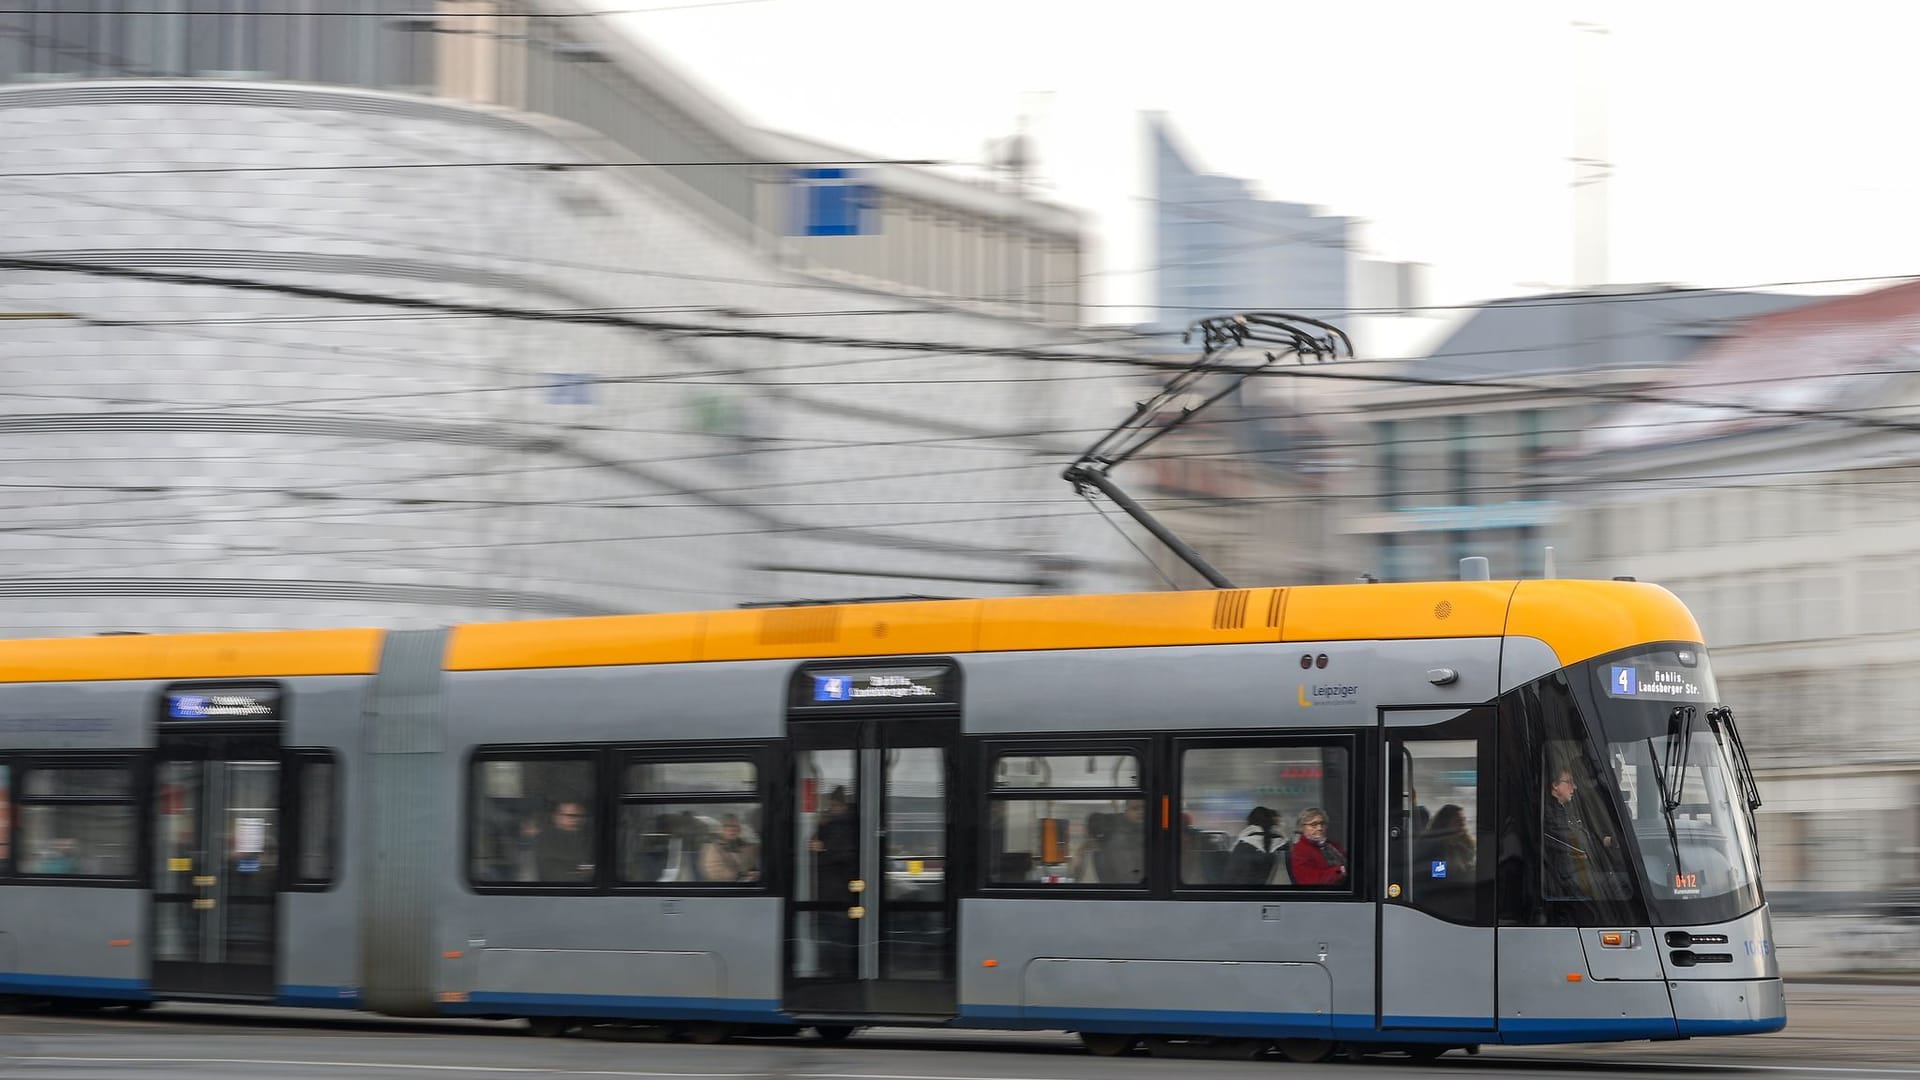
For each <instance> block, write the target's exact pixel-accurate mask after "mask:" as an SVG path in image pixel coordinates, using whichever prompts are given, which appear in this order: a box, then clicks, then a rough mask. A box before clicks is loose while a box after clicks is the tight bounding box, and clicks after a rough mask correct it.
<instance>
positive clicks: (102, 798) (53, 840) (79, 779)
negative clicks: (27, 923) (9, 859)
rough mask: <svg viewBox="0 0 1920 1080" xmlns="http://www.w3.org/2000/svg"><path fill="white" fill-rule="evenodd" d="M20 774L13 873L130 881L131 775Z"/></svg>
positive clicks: (119, 769) (113, 770) (82, 770)
mask: <svg viewBox="0 0 1920 1080" xmlns="http://www.w3.org/2000/svg"><path fill="white" fill-rule="evenodd" d="M20 774H21V775H20V778H19V779H20V786H19V792H18V795H17V799H16V805H17V807H18V812H19V815H20V822H19V825H20V828H19V836H18V841H19V842H18V845H17V847H18V849H19V850H18V851H17V852H15V856H16V864H15V867H14V869H15V872H16V873H19V874H22V875H26V876H33V877H82V878H130V877H132V876H133V874H134V871H135V862H134V860H135V854H136V844H135V835H134V822H135V818H136V815H135V813H134V806H133V772H132V770H131V769H129V768H126V767H125V766H71V767H69V766H45V767H42V766H27V767H23V768H22V769H21V770H20Z"/></svg>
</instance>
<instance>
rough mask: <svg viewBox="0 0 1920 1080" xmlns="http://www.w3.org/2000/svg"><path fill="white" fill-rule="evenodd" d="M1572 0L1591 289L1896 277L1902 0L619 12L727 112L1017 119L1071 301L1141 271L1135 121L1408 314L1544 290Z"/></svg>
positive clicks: (1552, 271) (920, 146) (1566, 140)
mask: <svg viewBox="0 0 1920 1080" xmlns="http://www.w3.org/2000/svg"><path fill="white" fill-rule="evenodd" d="M697 2H698V0H651V2H650V0H636V2H635V3H634V5H633V6H635V7H640V6H671V5H676V4H687V3H697ZM608 6H609V7H611V6H614V5H612V4H609V5H608ZM622 6H624V5H622ZM1576 14H1579V15H1582V16H1583V17H1585V18H1586V19H1589V20H1597V21H1601V22H1604V23H1605V24H1606V25H1607V26H1608V28H1609V29H1610V31H1611V33H1610V35H1609V37H1608V42H1609V44H1608V46H1607V49H1608V53H1607V57H1608V58H1607V65H1608V69H1609V75H1608V78H1607V79H1606V80H1605V85H1606V88H1607V90H1606V93H1607V109H1608V116H1609V123H1608V142H1609V151H1610V157H1611V158H1612V160H1613V162H1614V182H1613V184H1612V185H1611V206H1610V212H1611V220H1612V229H1611V248H1610V252H1611V255H1610V263H1611V273H1610V275H1609V276H1610V278H1611V279H1612V280H1614V281H1621V282H1648V281H1662V282H1674V283H1680V284H1691V285H1740V284H1756V283H1762V282H1775V281H1792V280H1801V279H1817V278H1836V277H1854V276H1864V275H1872V274H1902V273H1920V199H1916V198H1914V197H1913V194H1912V192H1913V190H1914V189H1915V187H1916V185H1915V180H1916V177H1920V168H1917V167H1916V166H1920V137H1916V136H1915V134H1914V133H1913V128H1914V124H1913V121H1912V120H1911V119H1910V117H1911V104H1910V103H1911V102H1912V101H1913V100H1914V93H1915V89H1916V83H1920V74H1916V71H1917V70H1920V64H1915V62H1914V50H1915V45H1914V43H1915V42H1916V41H1920V4H1915V3H1907V2H1903V0H1827V2H1824V3H1822V4H1819V5H1816V6H1809V5H1806V4H1791V5H1789V4H1784V3H1783V4H1777V5H1776V4H1768V3H1754V2H1751V0H1748V2H1744V3H1733V2H1723V0H1655V2H1641V0H1618V2H1611V3H1609V2H1601V0H1584V2H1580V3H1578V4H1574V3H1569V2H1567V0H1464V2H1460V3H1450V4H1449V3H1434V2H1432V0H1406V2H1398V0H1394V2H1388V0H1364V2H1363V0H1339V2H1326V0H1314V2H1311V3H1308V2H1301V0H1179V2H1177V3H1176V2H1169V0H1160V2H1156V3H1145V2H1134V0H1109V2H1100V0H968V2H965V3H948V2H935V0H753V2H736V3H728V4H714V5H712V6H705V7H685V8H680V9H679V10H661V11H655V12H651V13H647V14H639V15H626V16H621V17H620V18H621V19H622V25H623V26H624V27H625V28H626V29H628V30H629V31H631V32H632V33H634V34H635V36H637V37H638V38H639V39H640V40H641V41H642V42H643V43H644V44H646V45H647V46H649V47H650V48H651V49H652V50H653V51H655V52H656V53H658V54H660V55H661V56H662V57H663V58H665V59H666V60H667V61H668V62H669V63H671V64H673V65H674V66H675V67H677V68H679V69H680V70H682V71H683V72H685V73H687V74H688V75H689V76H690V77H691V78H692V79H693V80H694V81H695V82H696V83H697V84H698V85H700V86H702V87H703V88H704V89H706V90H707V91H708V92H710V93H711V94H713V95H714V96H715V97H717V98H718V99H719V100H720V101H721V102H723V103H725V104H727V105H729V106H731V107H732V108H734V109H735V110H737V111H738V112H740V113H741V114H743V116H744V117H745V119H747V121H748V122H750V123H755V124H758V125H760V126H764V127H771V128H775V129H781V130H786V131H791V132H793V133H795V134H799V135H805V136H809V137H813V138H818V139H822V140H826V141H829V142H835V143H840V144H844V145H847V146H849V147H851V148H854V149H857V150H860V151H862V152H866V153H871V154H873V155H875V156H877V157H896V158H922V157H924V158H939V159H945V160H954V161H979V160H980V159H981V158H982V157H983V156H984V144H985V143H986V141H987V140H988V139H990V138H994V137H997V136H1004V135H1007V134H1010V133H1011V132H1012V131H1013V130H1014V129H1015V125H1016V122H1017V120H1018V117H1019V116H1020V114H1021V112H1022V111H1023V109H1025V110H1031V111H1033V112H1034V114H1035V123H1034V126H1033V131H1034V133H1035V135H1036V136H1037V138H1038V140H1039V155H1040V168H1041V170H1042V173H1043V174H1044V176H1045V178H1046V179H1047V180H1048V181H1050V182H1051V184H1052V186H1053V195H1054V197H1056V198H1058V199H1059V200H1060V201H1063V202H1066V203H1069V204H1071V205H1074V206H1078V207H1081V208H1083V209H1085V210H1087V211H1089V212H1090V214H1091V216H1090V218H1089V220H1088V226H1089V233H1090V239H1091V241H1092V243H1093V245H1094V248H1095V256H1094V257H1095V259H1096V262H1097V269H1098V271H1099V272H1100V276H1098V277H1096V278H1095V279H1094V280H1093V281H1092V283H1091V289H1090V292H1089V296H1088V300H1089V301H1090V302H1091V303H1095V304H1108V305H1133V304H1142V303H1146V302H1148V301H1149V299H1150V290H1151V287H1152V278H1151V275H1150V274H1143V273H1137V272H1132V271H1136V270H1138V269H1139V268H1141V267H1144V266H1146V265H1147V264H1148V263H1149V262H1150V256H1149V254H1148V248H1147V246H1146V244H1147V234H1146V210H1147V205H1146V203H1145V197H1146V196H1147V193H1148V190H1149V179H1148V176H1147V163H1146V159H1145V156H1144V155H1145V147H1144V136H1143V126H1142V122H1141V118H1140V113H1141V112H1142V111H1143V110H1149V109H1154V110H1163V111H1165V112H1166V113H1168V114H1169V118H1170V119H1171V121H1172V122H1173V124H1174V125H1175V127H1176V129H1177V130H1178V131H1179V132H1180V134H1181V136H1182V139H1183V142H1184V144H1185V146H1186V147H1187V149H1188V151H1189V152H1190V153H1191V154H1192V155H1193V156H1194V157H1195V158H1196V159H1197V161H1198V164H1199V165H1200V166H1201V167H1202V168H1204V169H1206V170H1207V171H1209V172H1217V173H1225V174H1229V175H1235V176H1240V177H1244V178H1247V179H1249V180H1251V181H1253V182H1254V183H1255V185H1256V186H1257V187H1258V188H1259V189H1261V190H1262V192H1263V194H1265V195H1266V196H1267V197H1271V198H1278V199H1286V200H1289V201H1296V202H1309V203H1314V204H1317V205H1320V206H1323V207H1325V208H1327V209H1328V210H1330V211H1333V212H1338V213H1344V214H1350V215H1354V216H1357V217H1360V218H1363V219H1365V220H1366V221H1367V222H1368V225H1367V227H1366V229H1365V231H1364V233H1363V234H1362V242H1363V245H1364V249H1365V250H1367V251H1368V252H1369V253H1371V254H1376V255H1379V256H1383V257H1387V258H1393V259H1408V260H1414V261H1419V262H1425V263H1428V264H1430V265H1431V266H1432V268H1433V270H1432V278H1431V286H1432V292H1433V295H1432V296H1431V298H1430V299H1431V300H1432V301H1433V302H1436V303H1465V302H1470V301H1474V300H1479V299H1484V298H1487V297H1492V296H1499V295H1510V294H1512V293H1515V292H1524V291H1532V290H1535V289H1538V288H1539V287H1541V286H1543V285H1556V286H1564V285H1566V284H1567V283H1568V282H1569V281H1570V279H1571V276H1572V254H1571V237H1572V230H1573V225H1572V202H1571V189H1570V187H1569V182H1570V180H1571V178H1572V165H1571V164H1570V163H1569V160H1568V159H1569V158H1570V157H1571V155H1572V152H1573V115H1574V92H1575V74H1574V73H1575V65H1574V63H1573V59H1574V45H1575V38H1574V32H1573V30H1572V28H1571V24H1572V20H1573V18H1574V16H1575V15H1576ZM1866 287H1868V286H1867V285H1864V284H1862V285H1851V286H1845V287H1844V291H1854V290H1857V289H1861V288H1866ZM1275 306H1282V307H1283V306H1284V303H1276V305H1275ZM1144 316H1145V312H1144V311H1130V310H1126V309H1125V308H1124V307H1110V308H1106V309H1103V310H1100V311H1099V312H1098V314H1097V315H1095V316H1094V318H1093V321H1096V322H1109V321H1112V322H1121V321H1133V320H1134V319H1136V318H1144Z"/></svg>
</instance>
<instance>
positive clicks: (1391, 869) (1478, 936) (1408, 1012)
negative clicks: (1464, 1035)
mask: <svg viewBox="0 0 1920 1080" xmlns="http://www.w3.org/2000/svg"><path fill="white" fill-rule="evenodd" d="M1494 715H1495V714H1494V710H1493V709H1491V708H1479V709H1467V710H1461V709H1445V710H1431V709H1408V710H1388V711H1385V712H1383V713H1382V714H1381V717H1382V725H1383V727H1384V729H1385V739H1384V746H1385V751H1386V753H1385V757H1384V760H1383V761H1382V768H1383V770H1384V776H1383V778H1382V779H1383V781H1384V782H1383V786H1382V789H1381V790H1382V792H1383V793H1384V796H1385V805H1384V807H1383V811H1384V815H1383V819H1382V820H1383V822H1384V826H1385V832H1386V835H1385V837H1384V846H1383V847H1382V850H1383V851H1385V852H1386V855H1387V859H1386V873H1385V875H1384V877H1383V878H1382V880H1381V883H1380V887H1381V890H1382V892H1381V896H1380V901H1379V902H1380V953H1379V955H1380V982H1379V988H1380V989H1379V999H1378V1000H1379V1004H1378V1008H1379V1017H1378V1019H1379V1023H1380V1026H1381V1027H1382V1028H1402V1029H1408V1028H1439V1029H1450V1030H1462V1031H1491V1030H1493V1027H1494V1020H1495V1010H1494V989H1495V988H1494V971H1495V966H1494V921H1495V919H1494V889H1493V876H1494V869H1495V867H1494V862H1495V856H1496V849H1495V845H1494V806H1493V800H1494V791H1495V787H1494V783H1493V735H1494Z"/></svg>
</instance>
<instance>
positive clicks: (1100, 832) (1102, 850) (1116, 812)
mask: <svg viewBox="0 0 1920 1080" xmlns="http://www.w3.org/2000/svg"><path fill="white" fill-rule="evenodd" d="M1146 801H1147V793H1146V789H1145V786H1144V784H1143V782H1142V776H1141V771H1140V758H1139V757H1138V756H1136V755H1134V754H1131V753H1111V752H1109V753H1099V752H1091V753H1074V754H1007V755H1003V756H1001V757H999V758H997V759H996V760H995V761H994V767H993V781H992V786H991V789H990V791H989V793H988V800H987V812H988V825H987V874H988V880H990V881H992V882H993V883H995V884H1003V885H1010V884H1024V885H1105V886H1116V885H1117V886H1138V885H1142V884H1144V883H1145V882H1146V836H1147V826H1146Z"/></svg>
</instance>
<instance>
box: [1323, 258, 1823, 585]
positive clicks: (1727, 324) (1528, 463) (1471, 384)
mask: <svg viewBox="0 0 1920 1080" xmlns="http://www.w3.org/2000/svg"><path fill="white" fill-rule="evenodd" d="M1806 302H1807V299H1806V298H1805V297H1798V296H1784V295H1777V294H1766V293H1742V292H1714V291H1700V290H1674V289H1662V288H1657V287H1648V286H1638V287H1625V286H1623V287H1620V288H1617V289H1610V290H1606V291H1600V292H1586V293H1567V294H1550V295H1544V296H1535V297H1524V298H1515V299H1512V300H1503V301H1495V302H1493V303H1489V304H1486V305H1483V306H1482V307H1480V308H1478V309H1476V310H1475V311H1473V312H1472V313H1470V314H1469V315H1468V316H1467V318H1466V319H1465V320H1464V321H1463V322H1462V323H1461V324H1460V325H1459V326H1458V327H1457V328H1456V329H1455V330H1454V331H1453V333H1452V334H1450V335H1449V336H1448V337H1446V338H1445V339H1444V340H1443V341H1441V342H1440V344H1439V345H1438V346H1437V347H1436V348H1435V349H1434V350H1433V351H1432V352H1431V353H1430V354H1429V355H1427V356H1424V357H1422V358H1419V359H1416V360H1411V361H1404V362H1400V363H1396V364H1389V365H1381V366H1379V367H1377V368H1370V369H1369V370H1368V371H1367V372H1366V374H1367V375H1368V381H1364V382H1358V383H1349V384H1345V387H1344V391H1343V394H1342V397H1341V400H1340V405H1339V407H1340V409H1341V410H1342V411H1343V412H1344V413H1346V415H1347V416H1348V417H1349V418H1350V420H1351V421H1352V422H1353V423H1354V424H1355V425H1356V426H1357V427H1358V429H1359V431H1360V437H1359V447H1358V449H1357V451H1356V453H1355V461H1354V468H1352V469H1349V470H1346V471H1345V472H1343V473H1342V474H1341V477H1342V480H1343V483H1342V485H1341V489H1340V496H1339V504H1340V509H1339V511H1338V513H1337V515H1336V517H1335V521H1334V524H1333V525H1332V530H1333V532H1334V534H1335V536H1336V537H1337V541H1336V544H1335V546H1336V547H1337V549H1338V550H1340V551H1343V552H1346V553H1347V555H1348V558H1349V559H1351V560H1352V561H1351V565H1350V572H1351V573H1353V574H1358V573H1370V574H1373V575H1374V576H1376V577H1378V578H1379V579H1380V580H1383V581H1419V580H1432V579H1435V578H1448V577H1453V576H1455V575H1457V574H1458V573H1459V565H1460V560H1461V559H1463V558H1466V557H1468V556H1484V557H1486V558H1488V559H1489V560H1491V563H1492V572H1493V574H1494V576H1495V577H1538V576H1540V574H1541V573H1542V572H1543V571H1544V570H1545V569H1546V567H1545V554H1546V548H1547V547H1548V546H1549V545H1556V546H1558V547H1559V548H1560V549H1562V553H1561V555H1560V558H1559V560H1558V565H1557V566H1556V569H1557V570H1558V572H1560V573H1562V574H1574V575H1576V576H1602V577H1604V576H1609V575H1610V573H1612V572H1619V573H1625V572H1626V571H1609V570H1608V568H1607V567H1605V566H1604V565H1598V566H1597V565H1593V564H1591V563H1588V564H1581V563H1579V562H1578V561H1577V560H1578V559H1579V558H1580V557H1582V556H1584V555H1585V554H1586V550H1585V549H1584V547H1583V546H1582V545H1581V544H1580V543H1579V542H1578V541H1577V539H1569V538H1568V537H1567V536H1566V533H1567V532H1568V530H1569V526H1570V522H1569V521H1568V518H1567V515H1568V512H1569V511H1568V506H1567V504H1566V501H1565V498H1564V493H1563V492H1562V491H1561V488H1560V485H1561V484H1562V483H1563V481H1562V480H1561V479H1559V478H1557V477H1555V476H1554V475H1552V473H1551V471H1550V470H1549V468H1548V465H1549V463H1550V462H1551V461H1553V460H1554V459H1555V457H1556V456H1557V455H1559V454H1561V453H1564V452H1566V451H1567V450H1569V449H1570V448H1572V447H1574V446H1576V445H1577V444H1578V442H1579V439H1580V437H1581V435H1582V433H1583V432H1586V431H1588V430H1590V429H1591V428H1592V427H1593V426H1594V425H1595V424H1598V423H1603V422H1605V420H1604V418H1605V417H1606V416H1608V415H1609V414H1610V413H1611V412H1613V411H1614V410H1615V409H1616V407H1617V405H1618V402H1619V401H1620V400H1621V397H1622V395H1632V394H1637V393H1642V392H1645V391H1646V390H1647V389H1648V388H1649V387H1651V386H1654V385H1656V384H1657V383H1658V381H1659V380H1661V379H1663V378H1665V377H1667V376H1668V375H1670V374H1671V372H1672V371H1673V370H1674V369H1675V367H1676V365H1679V364H1681V363H1683V362H1684V361H1685V360H1686V358H1687V357H1689V356H1691V355H1693V354H1695V353H1696V352H1697V351H1698V350H1700V349H1701V348H1702V347H1703V346H1705V345H1706V344H1707V343H1708V342H1711V341H1713V340H1715V339H1716V338H1717V337H1719V336H1721V335H1724V334H1728V333H1732V332H1735V331H1736V330H1737V328H1738V327H1740V326H1741V325H1742V321H1743V320H1745V319H1746V318H1748V317H1750V316H1752V315H1755V314H1759V313H1764V312H1769V311H1777V310H1781V309H1783V308H1791V307H1794V306H1797V305H1800V304H1804V303H1806ZM1396 379H1404V380H1406V381H1405V382H1403V383H1396V382H1395V381H1394V380H1396ZM1573 531H1575V532H1578V529H1577V527H1575V528H1574V529H1573ZM1568 544H1572V546H1573V548H1574V549H1575V550H1574V552H1566V551H1565V548H1566V547H1567V546H1568ZM1569 555H1572V556H1573V557H1574V559H1575V560H1576V561H1574V562H1569V561H1568V556H1569Z"/></svg>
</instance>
